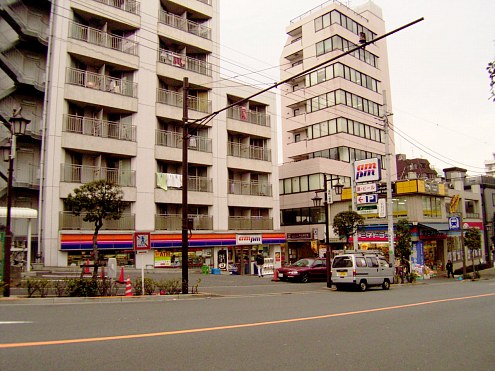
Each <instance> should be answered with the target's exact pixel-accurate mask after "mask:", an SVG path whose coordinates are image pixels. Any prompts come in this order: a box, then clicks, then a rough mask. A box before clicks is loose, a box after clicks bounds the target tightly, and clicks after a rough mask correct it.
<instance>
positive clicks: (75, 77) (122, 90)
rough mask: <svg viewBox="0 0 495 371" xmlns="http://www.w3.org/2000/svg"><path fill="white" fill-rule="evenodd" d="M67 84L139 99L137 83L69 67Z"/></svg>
mask: <svg viewBox="0 0 495 371" xmlns="http://www.w3.org/2000/svg"><path fill="white" fill-rule="evenodd" d="M66 83H67V84H71V85H77V86H82V87H85V88H89V89H96V90H100V91H104V92H108V93H112V94H118V95H123V96H126V97H131V98H137V87H138V85H137V83H135V82H131V81H127V80H124V79H116V78H114V77H110V76H106V75H101V74H98V73H93V72H88V71H85V70H78V69H75V68H71V67H67V76H66Z"/></svg>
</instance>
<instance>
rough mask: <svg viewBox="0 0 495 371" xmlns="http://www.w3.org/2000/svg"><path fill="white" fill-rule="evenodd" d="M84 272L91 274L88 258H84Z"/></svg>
mask: <svg viewBox="0 0 495 371" xmlns="http://www.w3.org/2000/svg"><path fill="white" fill-rule="evenodd" d="M84 274H91V271H90V270H89V259H86V267H85V268H84Z"/></svg>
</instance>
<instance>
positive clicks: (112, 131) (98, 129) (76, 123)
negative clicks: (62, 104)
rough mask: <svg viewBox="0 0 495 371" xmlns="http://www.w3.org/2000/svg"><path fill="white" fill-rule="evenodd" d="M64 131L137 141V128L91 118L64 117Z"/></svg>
mask: <svg viewBox="0 0 495 371" xmlns="http://www.w3.org/2000/svg"><path fill="white" fill-rule="evenodd" d="M63 131H65V132H68V133H77V134H83V135H90V136H93V137H102V138H112V139H118V140H128V141H132V142H135V141H136V126H134V125H129V124H123V123H119V122H113V121H106V120H98V119H94V118H90V117H81V116H74V115H64V126H63Z"/></svg>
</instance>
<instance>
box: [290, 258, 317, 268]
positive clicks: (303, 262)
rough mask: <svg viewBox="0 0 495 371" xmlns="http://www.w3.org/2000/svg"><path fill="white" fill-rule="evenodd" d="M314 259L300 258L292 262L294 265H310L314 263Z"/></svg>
mask: <svg viewBox="0 0 495 371" xmlns="http://www.w3.org/2000/svg"><path fill="white" fill-rule="evenodd" d="M313 261H314V260H313V259H299V260H298V261H296V262H295V263H293V264H292V266H294V267H309V266H310V265H311V264H313Z"/></svg>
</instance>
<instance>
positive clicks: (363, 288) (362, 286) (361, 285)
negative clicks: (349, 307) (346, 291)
mask: <svg viewBox="0 0 495 371" xmlns="http://www.w3.org/2000/svg"><path fill="white" fill-rule="evenodd" d="M367 289H368V283H367V282H366V281H361V282H359V290H360V291H366V290H367Z"/></svg>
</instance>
